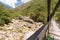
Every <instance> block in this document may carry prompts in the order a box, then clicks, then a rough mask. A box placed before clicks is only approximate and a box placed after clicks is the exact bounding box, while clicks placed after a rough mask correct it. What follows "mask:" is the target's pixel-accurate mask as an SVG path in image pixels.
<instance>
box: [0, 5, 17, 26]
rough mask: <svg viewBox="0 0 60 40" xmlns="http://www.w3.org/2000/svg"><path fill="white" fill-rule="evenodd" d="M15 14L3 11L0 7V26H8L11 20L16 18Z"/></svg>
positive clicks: (6, 10)
mask: <svg viewBox="0 0 60 40" xmlns="http://www.w3.org/2000/svg"><path fill="white" fill-rule="evenodd" d="M16 17H17V13H14V12H12V11H11V10H8V9H5V8H4V7H3V6H2V5H0V25H1V26H3V24H8V23H10V22H11V20H12V18H16Z"/></svg>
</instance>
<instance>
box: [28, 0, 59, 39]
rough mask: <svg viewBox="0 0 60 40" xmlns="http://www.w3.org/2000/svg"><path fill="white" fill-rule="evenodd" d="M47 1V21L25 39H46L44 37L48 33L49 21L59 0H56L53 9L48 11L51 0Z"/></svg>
mask: <svg viewBox="0 0 60 40" xmlns="http://www.w3.org/2000/svg"><path fill="white" fill-rule="evenodd" d="M47 3H48V18H47V23H46V24H44V25H43V26H42V27H41V28H40V29H38V30H37V31H36V32H35V33H34V34H33V35H31V36H30V37H29V38H28V39H27V40H46V37H47V35H48V33H49V23H50V21H51V19H52V18H53V16H54V14H55V12H56V10H57V8H58V7H59V6H60V0H58V2H57V4H56V6H55V8H54V10H53V11H52V13H50V5H51V0H47Z"/></svg>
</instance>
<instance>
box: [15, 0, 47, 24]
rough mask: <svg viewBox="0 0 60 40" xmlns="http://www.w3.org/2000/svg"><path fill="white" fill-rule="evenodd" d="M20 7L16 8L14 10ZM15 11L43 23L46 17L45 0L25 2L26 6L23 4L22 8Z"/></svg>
mask: <svg viewBox="0 0 60 40" xmlns="http://www.w3.org/2000/svg"><path fill="white" fill-rule="evenodd" d="M20 9H21V8H20ZM20 9H19V8H17V9H16V10H20ZM16 10H14V11H16ZM17 13H20V14H21V15H25V16H30V17H31V18H32V19H33V20H34V21H36V22H43V23H45V22H46V18H47V4H46V0H32V1H31V2H29V3H28V4H26V6H24V8H23V10H20V11H17Z"/></svg>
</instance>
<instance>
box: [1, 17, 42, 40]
mask: <svg viewBox="0 0 60 40" xmlns="http://www.w3.org/2000/svg"><path fill="white" fill-rule="evenodd" d="M42 25H43V23H42V22H34V21H33V20H32V19H30V18H29V17H26V16H21V17H19V18H18V19H13V20H12V22H11V23H9V24H8V25H6V24H5V25H4V26H3V27H0V40H26V39H27V38H28V37H30V36H31V35H32V34H33V33H35V32H36V31H37V30H38V29H39V28H40V27H41V26H42Z"/></svg>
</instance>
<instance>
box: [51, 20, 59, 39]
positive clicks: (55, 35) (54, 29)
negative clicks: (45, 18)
mask: <svg viewBox="0 0 60 40" xmlns="http://www.w3.org/2000/svg"><path fill="white" fill-rule="evenodd" d="M50 34H51V37H52V38H54V40H60V28H59V26H58V24H57V23H56V21H55V20H52V21H51V25H50Z"/></svg>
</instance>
